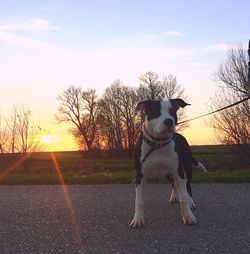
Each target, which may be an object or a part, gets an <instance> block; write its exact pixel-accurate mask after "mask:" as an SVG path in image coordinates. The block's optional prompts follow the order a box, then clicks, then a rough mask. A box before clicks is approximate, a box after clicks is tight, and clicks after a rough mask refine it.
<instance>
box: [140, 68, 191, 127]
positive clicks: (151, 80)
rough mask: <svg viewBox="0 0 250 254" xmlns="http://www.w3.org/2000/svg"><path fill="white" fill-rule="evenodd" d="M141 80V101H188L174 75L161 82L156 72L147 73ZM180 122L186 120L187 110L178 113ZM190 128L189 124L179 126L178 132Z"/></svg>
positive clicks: (141, 76)
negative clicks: (177, 99) (178, 99)
mask: <svg viewBox="0 0 250 254" xmlns="http://www.w3.org/2000/svg"><path fill="white" fill-rule="evenodd" d="M139 79H140V80H141V81H142V82H143V83H141V84H140V86H139V88H138V89H137V97H138V100H139V101H143V100H148V99H149V100H162V99H174V98H181V99H183V100H185V101H187V100H188V98H187V96H185V89H184V88H182V87H181V85H179V84H178V83H177V78H176V77H175V76H174V75H171V74H170V75H168V76H166V77H164V78H163V80H162V81H161V80H159V76H158V74H156V73H155V72H147V73H145V74H142V75H140V76H139ZM177 114H178V120H179V122H182V121H184V120H185V118H186V116H185V109H181V110H179V111H178V112H177ZM186 127H188V123H183V124H180V125H178V127H177V130H178V131H181V130H183V129H184V128H186Z"/></svg>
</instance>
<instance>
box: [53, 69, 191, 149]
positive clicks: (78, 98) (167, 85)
mask: <svg viewBox="0 0 250 254" xmlns="http://www.w3.org/2000/svg"><path fill="white" fill-rule="evenodd" d="M139 80H140V84H139V85H138V86H137V87H131V86H126V85H124V84H123V83H122V82H121V81H119V80H116V81H114V82H113V84H111V85H110V86H109V87H107V88H106V90H105V92H104V94H103V95H102V96H101V97H100V98H98V96H97V94H96V91H95V90H94V89H88V90H87V91H84V90H82V89H81V88H80V87H75V86H70V87H69V88H67V89H66V90H64V91H63V92H62V94H61V95H59V96H58V100H59V102H60V106H59V108H58V113H57V114H56V117H57V120H58V122H59V123H62V122H68V123H71V124H72V128H71V129H70V132H71V133H72V134H73V135H74V137H75V139H76V141H77V143H78V144H79V148H80V149H82V150H88V151H91V150H101V149H107V150H123V149H126V150H132V149H133V147H134V145H135V142H136V138H137V136H138V133H139V132H140V126H141V121H142V116H141V115H140V114H139V113H138V112H136V110H135V108H136V105H137V104H138V103H139V102H140V101H143V100H147V99H150V100H159V99H163V98H177V97H178V98H180V97H181V98H182V99H186V100H187V98H185V95H184V89H183V88H182V87H181V86H180V85H179V84H178V83H177V79H176V77H175V76H173V75H168V76H166V77H164V78H163V79H162V80H160V79H159V76H158V74H156V73H154V72H147V73H145V74H142V75H140V76H139ZM183 118H184V112H183V111H180V112H179V119H181V120H183ZM184 127H185V126H182V128H184Z"/></svg>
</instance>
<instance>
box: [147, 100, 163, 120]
mask: <svg viewBox="0 0 250 254" xmlns="http://www.w3.org/2000/svg"><path fill="white" fill-rule="evenodd" d="M146 115H147V119H148V121H150V120H151V119H155V118H158V117H159V116H160V115H161V104H160V102H159V101H152V102H151V103H150V104H148V105H147V108H146Z"/></svg>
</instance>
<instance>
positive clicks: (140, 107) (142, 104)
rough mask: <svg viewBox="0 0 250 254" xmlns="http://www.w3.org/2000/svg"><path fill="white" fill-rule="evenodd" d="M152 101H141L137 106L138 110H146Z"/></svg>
mask: <svg viewBox="0 0 250 254" xmlns="http://www.w3.org/2000/svg"><path fill="white" fill-rule="evenodd" d="M150 102H151V100H146V101H141V102H139V103H138V105H137V106H136V110H137V111H141V112H143V111H145V110H146V107H147V105H149V104H150Z"/></svg>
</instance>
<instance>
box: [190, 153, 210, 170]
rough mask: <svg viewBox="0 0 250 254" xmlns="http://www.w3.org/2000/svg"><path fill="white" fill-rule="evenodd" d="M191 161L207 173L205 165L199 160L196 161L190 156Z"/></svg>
mask: <svg viewBox="0 0 250 254" xmlns="http://www.w3.org/2000/svg"><path fill="white" fill-rule="evenodd" d="M192 163H193V164H194V165H195V166H197V167H198V168H199V169H201V170H203V171H204V172H205V173H207V169H206V167H205V166H204V165H203V164H202V163H201V162H199V161H197V160H196V159H195V158H194V157H193V156H192Z"/></svg>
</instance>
